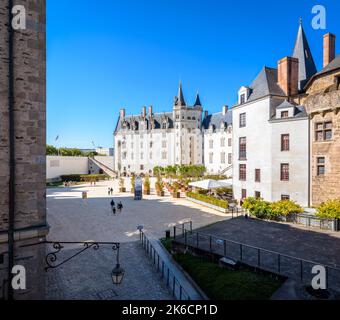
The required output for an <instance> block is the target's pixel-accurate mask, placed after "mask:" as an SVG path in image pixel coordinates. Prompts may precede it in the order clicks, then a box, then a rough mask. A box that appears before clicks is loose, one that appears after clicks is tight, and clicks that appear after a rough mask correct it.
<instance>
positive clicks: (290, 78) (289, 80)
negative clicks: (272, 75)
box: [278, 57, 299, 96]
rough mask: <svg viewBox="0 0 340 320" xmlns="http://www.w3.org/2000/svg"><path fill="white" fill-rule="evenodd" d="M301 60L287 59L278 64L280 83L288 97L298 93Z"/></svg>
mask: <svg viewBox="0 0 340 320" xmlns="http://www.w3.org/2000/svg"><path fill="white" fill-rule="evenodd" d="M298 82H299V59H297V58H293V57H285V58H283V59H281V60H280V61H279V62H278V83H279V86H280V87H281V89H282V90H283V91H284V92H285V94H286V95H287V96H292V95H295V94H297V93H298V91H299V89H298Z"/></svg>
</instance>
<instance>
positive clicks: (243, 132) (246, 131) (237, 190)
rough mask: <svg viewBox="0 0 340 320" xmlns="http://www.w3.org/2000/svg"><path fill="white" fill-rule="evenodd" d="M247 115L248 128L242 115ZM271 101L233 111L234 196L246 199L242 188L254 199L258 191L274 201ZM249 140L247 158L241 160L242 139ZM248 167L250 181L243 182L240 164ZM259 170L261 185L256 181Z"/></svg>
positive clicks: (262, 195) (249, 104)
mask: <svg viewBox="0 0 340 320" xmlns="http://www.w3.org/2000/svg"><path fill="white" fill-rule="evenodd" d="M242 113H246V126H245V127H243V128H240V114H242ZM269 118H270V99H269V98H264V99H261V100H257V101H255V102H249V103H247V104H244V105H240V106H237V107H234V108H233V151H234V153H233V186H234V197H235V198H236V199H238V200H239V199H241V198H242V189H244V190H246V191H247V192H246V193H247V197H253V196H254V195H255V191H258V192H261V197H262V198H264V199H266V200H269V201H271V199H272V195H271V182H272V169H271V151H270V146H271V125H270V123H269V121H268V120H269ZM241 137H246V138H247V158H246V160H239V140H240V138H241ZM240 164H246V166H247V178H246V181H240V179H239V165H240ZM255 169H261V182H260V183H258V182H255Z"/></svg>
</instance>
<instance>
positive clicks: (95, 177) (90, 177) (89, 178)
mask: <svg viewBox="0 0 340 320" xmlns="http://www.w3.org/2000/svg"><path fill="white" fill-rule="evenodd" d="M106 178H107V176H106V175H105V174H81V175H80V179H81V181H84V182H93V181H96V182H97V181H100V180H105V179H106Z"/></svg>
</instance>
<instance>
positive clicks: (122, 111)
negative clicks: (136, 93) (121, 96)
mask: <svg viewBox="0 0 340 320" xmlns="http://www.w3.org/2000/svg"><path fill="white" fill-rule="evenodd" d="M120 117H121V118H125V109H120Z"/></svg>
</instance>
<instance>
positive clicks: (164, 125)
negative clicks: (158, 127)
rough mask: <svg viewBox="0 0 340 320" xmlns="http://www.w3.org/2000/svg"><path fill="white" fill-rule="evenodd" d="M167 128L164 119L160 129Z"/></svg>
mask: <svg viewBox="0 0 340 320" xmlns="http://www.w3.org/2000/svg"><path fill="white" fill-rule="evenodd" d="M166 128H167V123H166V122H165V121H164V122H163V123H162V129H164V130H165V129H166Z"/></svg>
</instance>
